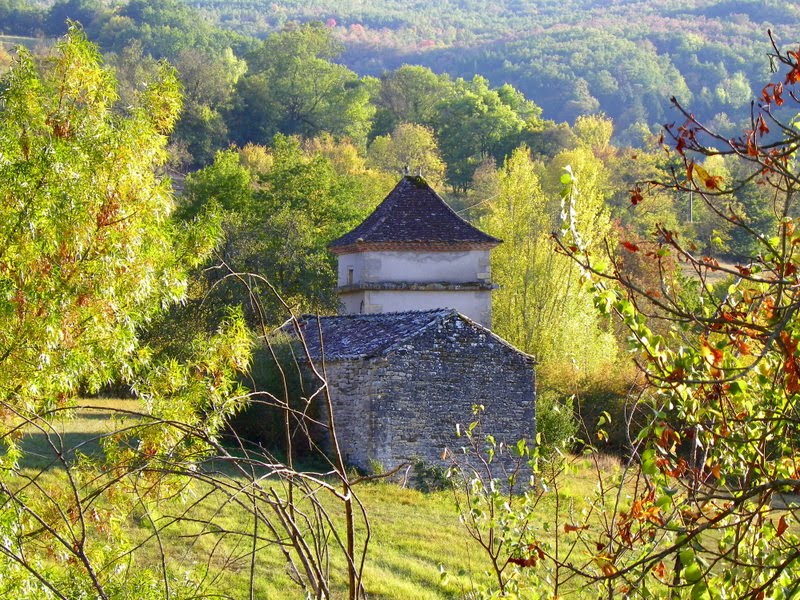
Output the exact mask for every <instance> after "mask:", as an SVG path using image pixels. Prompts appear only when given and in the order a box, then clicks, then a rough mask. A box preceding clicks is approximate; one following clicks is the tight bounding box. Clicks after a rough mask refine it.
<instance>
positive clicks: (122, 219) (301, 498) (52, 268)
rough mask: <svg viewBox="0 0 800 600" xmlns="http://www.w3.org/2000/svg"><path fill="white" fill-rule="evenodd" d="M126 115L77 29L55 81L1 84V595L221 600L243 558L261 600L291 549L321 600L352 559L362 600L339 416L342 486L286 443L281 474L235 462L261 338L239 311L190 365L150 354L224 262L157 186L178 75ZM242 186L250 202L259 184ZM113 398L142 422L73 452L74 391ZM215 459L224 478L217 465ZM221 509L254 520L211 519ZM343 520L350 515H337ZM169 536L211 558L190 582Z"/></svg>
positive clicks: (301, 579) (350, 575)
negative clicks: (123, 391) (204, 546)
mask: <svg viewBox="0 0 800 600" xmlns="http://www.w3.org/2000/svg"><path fill="white" fill-rule="evenodd" d="M115 100H116V96H115V83H114V79H113V76H112V73H111V71H110V70H109V69H107V68H105V67H103V65H102V63H101V61H100V57H99V53H98V52H97V50H96V48H95V47H94V46H92V45H91V44H89V43H88V42H87V41H86V39H85V37H84V36H83V34H82V32H80V31H79V30H78V29H77V28H75V27H72V28H71V29H70V32H69V34H68V35H67V37H66V38H65V39H63V40H61V41H60V42H59V43H58V44H57V46H56V48H55V50H54V53H53V55H52V56H51V57H50V58H48V59H47V60H46V61H45V63H44V64H42V65H41V66H40V65H37V63H36V62H35V61H34V60H33V59H32V58H31V56H30V55H29V54H28V53H27V52H25V51H22V52H21V53H20V55H19V57H18V59H17V60H16V61H15V62H14V64H13V65H12V69H11V70H10V72H9V73H8V74H7V75H6V76H5V77H4V78H3V80H2V84H0V198H2V202H0V211H2V218H3V222H2V224H0V235H1V236H2V240H3V242H2V246H0V288H2V290H3V293H2V294H0V320H2V325H3V331H2V333H0V346H1V347H2V350H1V351H0V352H2V354H1V355H0V363H1V364H2V367H3V368H2V369H0V415H2V418H0V443H2V446H3V450H4V452H3V453H2V456H0V463H1V464H2V470H0V537H2V539H3V543H2V544H1V545H0V595H3V596H7V597H14V598H20V599H24V600H32V599H37V600H38V599H39V598H59V599H60V600H68V599H71V598H84V597H92V598H101V599H103V600H108V599H111V598H115V599H128V598H130V599H133V598H137V599H146V600H151V599H153V600H155V599H156V598H170V597H203V596H208V595H209V593H210V592H209V587H210V586H211V585H213V580H214V579H215V577H209V568H210V567H209V566H210V565H211V564H212V563H214V562H215V561H216V560H221V564H224V565H229V564H230V562H229V561H230V560H233V558H232V556H231V554H235V555H236V556H241V549H242V547H243V541H244V542H247V543H246V544H245V545H247V546H248V547H249V548H250V565H251V567H250V568H251V585H250V590H249V591H250V595H251V596H253V595H255V577H254V569H255V565H256V557H257V555H258V553H259V552H261V551H262V549H263V548H264V547H274V545H275V544H277V545H278V547H280V548H281V552H282V556H283V558H284V559H285V560H286V565H287V568H288V569H289V570H290V572H291V574H292V578H293V580H294V581H296V582H297V583H298V584H299V585H300V586H302V587H303V588H305V590H306V591H307V593H308V595H310V596H313V597H315V598H319V599H322V598H330V597H331V568H330V564H331V562H332V561H331V555H332V553H333V552H335V549H337V548H338V549H339V550H341V552H342V558H343V560H344V561H345V562H344V564H345V571H346V573H347V583H346V588H347V596H348V598H350V599H351V600H355V599H356V598H363V597H364V590H363V585H362V583H361V573H362V571H363V564H364V557H363V555H364V553H365V552H366V545H367V541H365V540H357V539H356V533H355V532H356V529H357V528H362V527H368V525H367V524H366V523H365V520H366V514H365V512H364V511H363V508H361V509H360V508H359V507H360V505H359V502H358V498H357V496H355V495H354V494H353V490H352V487H351V484H350V479H349V477H350V476H349V475H348V473H347V472H346V470H345V465H344V462H343V459H342V456H341V455H340V454H338V453H337V452H336V450H335V448H336V443H335V427H334V421H333V414H332V410H331V407H330V404H329V403H328V404H326V408H327V414H328V415H329V417H328V419H327V425H326V424H325V423H322V422H320V421H314V426H315V427H320V426H321V427H322V428H323V429H324V430H325V431H329V432H330V436H329V437H330V439H331V444H332V445H333V447H334V451H333V453H332V454H331V455H324V456H320V460H322V461H328V462H327V464H328V466H329V469H328V472H327V473H326V475H325V476H321V475H314V474H310V473H300V472H298V471H297V470H296V469H294V468H293V466H292V458H291V457H292V455H293V452H292V448H291V440H288V441H287V444H289V446H288V447H287V448H285V454H286V455H288V457H289V458H288V459H286V461H284V462H281V461H279V460H278V459H276V458H275V457H274V456H271V455H268V454H266V453H265V452H264V451H263V449H258V448H256V449H253V447H252V446H248V445H247V444H246V443H245V442H244V441H242V440H238V439H236V438H233V440H232V441H231V442H230V443H233V444H235V445H236V447H235V449H231V448H230V447H229V446H226V445H225V444H223V443H222V436H223V432H224V428H225V426H226V423H227V421H228V419H229V417H231V415H233V414H234V413H236V412H237V411H238V410H240V409H241V408H242V406H243V404H244V402H245V400H246V399H248V393H247V392H246V391H245V390H244V389H243V388H242V386H241V380H242V377H243V376H244V374H245V372H246V370H247V367H248V364H249V360H250V353H251V348H252V345H253V337H252V335H251V334H250V332H249V331H247V329H246V328H245V326H244V321H243V319H242V318H241V316H240V314H239V313H240V311H236V310H235V309H231V310H228V311H226V313H225V314H224V315H223V317H222V318H221V319H220V320H219V321H218V322H217V323H215V326H214V328H213V330H196V335H192V336H191V337H190V338H182V339H181V340H179V342H177V343H176V341H175V340H173V343H175V345H179V346H180V347H179V348H178V351H177V352H175V353H172V352H171V351H170V350H171V349H169V348H166V349H165V348H163V347H157V346H147V345H146V344H144V343H143V341H142V340H143V337H144V336H143V334H142V328H144V327H145V326H147V325H148V324H155V325H156V326H158V325H159V324H160V321H159V318H163V315H164V309H165V308H167V307H169V306H173V307H174V306H175V303H176V302H178V301H182V300H184V299H185V298H186V293H187V286H188V284H189V282H188V275H187V270H188V269H189V268H191V267H197V266H199V265H200V264H201V263H202V262H203V261H204V260H205V259H206V257H207V256H208V255H209V254H210V251H211V248H212V247H213V246H214V244H215V242H216V240H217V239H218V237H219V235H218V234H219V228H218V227H217V226H216V223H215V221H213V220H212V221H207V220H206V219H198V218H195V219H192V220H191V221H190V222H181V221H178V220H175V219H173V218H172V212H173V199H172V192H171V188H170V186H169V182H168V181H167V180H166V179H164V178H163V177H161V176H160V175H158V171H159V169H160V168H161V167H162V165H163V164H164V161H165V159H166V150H165V148H166V144H167V136H168V134H169V132H170V130H171V128H172V127H173V125H174V123H175V121H176V119H177V114H178V109H179V106H180V94H179V93H178V84H177V81H176V78H175V76H174V73H173V72H172V70H171V69H169V68H168V67H166V66H165V65H162V66H161V71H160V74H159V76H158V77H156V78H154V80H153V81H150V82H148V85H147V86H145V87H143V88H142V89H141V90H140V93H139V94H138V96H137V97H136V98H135V99H134V100H135V102H134V105H133V106H130V107H126V109H125V110H124V111H122V110H118V109H117V108H116V107H115V104H114V103H115ZM256 154H257V153H255V152H251V153H250V155H251V158H252V159H255V158H256ZM221 162H222V161H221ZM232 171H234V170H233V168H232V166H231V165H230V164H221V165H220V168H219V174H220V177H222V176H225V177H227V179H226V183H231V182H233V183H236V182H237V180H236V178H235V177H229V176H228V175H231V174H232ZM233 174H234V175H235V173H233ZM239 183H240V185H239V188H240V191H241V190H242V189H243V188H245V187H246V183H247V181H246V180H245V181H244V182H239ZM209 189H213V188H212V187H209ZM217 191H218V190H217ZM328 209H329V210H334V211H335V210H336V209H335V208H331V207H328ZM229 274H230V273H229ZM230 275H231V276H232V277H237V275H236V274H230ZM252 297H253V298H255V296H252ZM259 324H260V325H261V328H262V331H263V328H264V327H266V325H265V323H264V322H263V321H261V322H259ZM311 370H312V373H311V375H310V381H309V384H313V385H315V386H316V387H315V388H314V389H312V390H310V391H311V393H312V397H314V398H318V399H320V400H319V401H320V402H322V401H323V400H321V399H323V398H325V397H326V396H325V392H324V387H323V386H321V382H322V381H323V380H322V378H321V375H320V373H319V372H317V371H315V370H314V369H313V366H312V367H311ZM112 381H121V382H124V383H125V384H127V385H130V386H131V388H132V389H133V391H134V392H135V394H136V397H137V398H138V405H139V408H137V409H131V410H120V411H119V412H120V413H121V414H120V415H119V416H120V419H122V418H125V417H127V421H125V422H124V423H123V422H122V421H121V420H115V421H113V423H114V424H116V425H117V427H116V428H115V429H114V430H113V431H110V432H109V433H108V434H98V435H97V436H96V437H95V438H93V439H92V440H90V442H94V443H96V444H98V445H99V446H100V450H99V451H97V452H90V451H88V449H87V442H82V443H81V444H79V445H78V447H73V446H72V445H71V444H70V442H69V441H68V440H67V439H65V437H64V436H62V435H61V433H60V431H59V428H58V422H59V420H63V419H67V418H69V416H70V414H72V413H73V412H74V410H75V408H76V406H75V401H74V400H75V396H76V395H77V394H78V393H79V392H87V391H88V392H92V391H96V390H98V389H99V388H100V387H101V386H103V385H106V384H107V383H109V382H112ZM249 396H251V397H252V398H251V399H252V400H253V401H255V402H258V401H263V402H275V403H276V404H277V405H278V406H280V407H282V409H283V413H282V414H283V416H284V417H285V419H287V420H290V421H291V422H292V423H293V424H294V425H295V426H296V427H298V428H299V429H300V430H302V431H304V432H308V430H309V427H311V424H310V421H309V418H308V417H307V416H305V415H298V414H295V413H293V412H291V411H290V410H289V406H288V404H287V403H288V399H286V398H285V397H284V398H282V400H278V399H277V398H276V397H275V396H270V395H268V394H266V393H265V392H264V393H262V395H261V396H259V395H258V393H257V391H251V393H250V394H249ZM315 414H317V413H315ZM31 434H34V435H39V436H41V438H42V439H43V440H44V442H43V445H44V447H46V448H49V449H50V450H51V451H52V452H51V455H50V456H51V463H50V465H49V467H48V468H46V469H45V470H43V471H38V470H35V469H33V470H31V469H25V468H20V465H19V464H18V461H19V460H20V459H21V458H22V457H23V456H24V453H23V449H22V447H21V444H20V440H21V438H23V437H25V436H28V435H31ZM211 457H216V459H217V460H220V461H222V462H224V463H225V464H226V465H227V467H226V469H225V470H224V471H220V470H218V469H215V468H214V467H213V465H211V464H209V463H206V462H205V461H206V460H207V459H209V458H211ZM42 458H44V459H47V456H43V457H42ZM321 464H325V463H321ZM278 465H280V466H278ZM336 473H339V474H340V475H336ZM265 476H266V477H267V479H262V478H263V477H265ZM274 476H277V477H278V479H273V477H274ZM257 480H261V481H262V483H263V482H265V481H267V480H269V481H279V480H281V483H280V484H279V485H277V486H275V487H272V484H269V485H267V486H262V485H261V484H259V483H258V482H257ZM176 498H179V499H180V503H181V508H180V510H179V511H178V513H179V514H178V515H174V516H165V514H164V512H163V511H164V510H165V508H164V506H165V505H164V502H165V501H166V500H168V499H176ZM211 498H215V500H213V501H216V498H218V499H219V500H220V502H221V503H222V505H228V506H230V505H232V504H235V505H238V506H240V507H243V508H244V509H245V510H247V511H248V512H247V517H248V518H246V519H244V521H245V522H244V523H238V524H235V525H234V526H232V527H231V526H229V525H225V526H222V527H219V526H217V525H216V524H213V523H211V522H209V521H208V517H207V515H208V513H207V512H203V511H204V510H205V511H207V509H208V504H207V501H208V500H209V499H211ZM331 499H333V504H331V503H330V501H331ZM338 507H340V508H341V509H342V517H341V518H339V517H335V516H334V515H333V514H332V513H333V512H336V511H338V510H339V508H338ZM167 510H168V509H167ZM215 514H218V513H215ZM128 521H137V522H139V523H142V524H144V525H145V527H146V531H145V535H144V537H143V538H142V539H137V540H135V541H132V540H131V539H130V538H129V536H128V535H127V534H126V527H125V526H124V525H125V523H126V522H128ZM198 524H201V526H200V527H199V528H198V527H197V525H198ZM170 529H172V530H173V531H180V535H181V536H182V537H183V538H186V537H187V536H188V537H194V542H197V541H198V540H201V539H209V538H208V536H209V535H211V536H212V537H215V542H214V543H213V544H212V545H211V546H212V548H211V549H210V550H209V552H208V554H207V556H205V557H204V559H203V560H200V561H199V563H198V564H194V565H185V566H181V565H176V564H175V563H173V562H172V561H171V560H170V557H169V551H168V549H167V548H165V545H164V544H163V543H162V541H163V537H162V536H165V535H168V533H167V532H168V531H169V530H170ZM225 539H233V540H234V542H233V546H235V550H232V551H231V554H224V553H221V552H220V548H221V547H222V546H223V545H224V543H223V542H224V540H225Z"/></svg>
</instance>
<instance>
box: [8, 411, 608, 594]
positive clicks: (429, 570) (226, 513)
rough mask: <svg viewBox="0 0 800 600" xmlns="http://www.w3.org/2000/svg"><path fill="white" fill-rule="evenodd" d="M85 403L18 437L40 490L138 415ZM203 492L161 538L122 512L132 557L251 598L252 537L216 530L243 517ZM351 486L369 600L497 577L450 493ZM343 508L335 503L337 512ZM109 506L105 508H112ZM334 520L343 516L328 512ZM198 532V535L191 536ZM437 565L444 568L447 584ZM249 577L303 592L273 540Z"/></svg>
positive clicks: (573, 484) (188, 496)
mask: <svg viewBox="0 0 800 600" xmlns="http://www.w3.org/2000/svg"><path fill="white" fill-rule="evenodd" d="M83 404H84V406H83V407H82V408H80V409H78V410H77V411H75V415H74V418H72V419H68V420H64V421H63V422H61V423H59V424H58V425H56V426H54V427H52V428H51V429H48V430H46V431H44V430H36V429H33V430H31V429H30V428H29V430H28V433H27V435H26V436H25V438H24V440H23V447H24V449H25V451H26V456H25V459H24V462H23V465H22V466H23V467H24V472H25V473H26V474H28V475H31V474H34V473H37V472H38V471H41V470H44V471H45V473H44V474H43V475H42V476H41V477H40V482H41V484H42V487H43V488H47V487H48V486H52V487H58V486H60V485H62V484H61V483H60V482H61V481H63V480H62V479H61V478H62V477H63V476H64V470H63V469H62V468H61V462H60V460H59V459H58V458H57V456H58V455H59V454H61V456H63V457H64V460H67V461H73V460H75V453H74V451H71V450H70V449H71V448H75V447H77V448H78V450H79V451H80V452H82V453H83V454H87V455H90V456H91V455H93V454H96V453H98V452H101V446H100V439H101V438H102V437H103V436H105V435H108V434H109V433H111V432H112V431H114V430H115V429H116V428H119V427H124V426H126V425H130V424H132V423H135V422H136V419H135V418H134V417H131V416H127V417H126V416H124V415H122V416H121V415H120V414H119V411H120V410H123V411H125V410H129V411H136V410H137V408H138V402H137V401H135V400H99V399H92V400H86V401H84V403H83ZM86 405H90V406H92V407H93V408H87V407H86ZM587 467H588V464H587V465H584V467H583V469H582V470H579V471H578V472H575V473H573V474H571V475H570V477H569V478H567V481H568V487H567V488H566V489H562V490H559V492H558V494H559V498H560V499H561V500H562V508H561V510H560V512H561V513H562V518H561V520H563V519H564V518H566V516H565V515H566V511H569V510H575V509H576V507H579V505H580V501H579V500H577V499H578V498H580V497H582V496H583V494H584V493H585V492H586V490H587V489H590V488H591V486H592V485H593V483H594V475H593V473H592V472H591V470H590V469H588V468H587ZM606 468H608V469H609V470H610V471H612V470H615V469H616V468H617V465H616V463H615V462H614V461H609V464H608V465H607V466H606ZM206 489H207V488H204V484H200V483H197V484H195V485H193V486H192V488H191V489H188V490H185V491H184V493H183V494H182V495H179V496H176V497H174V498H173V499H171V500H170V501H168V502H167V503H166V504H163V505H161V506H159V514H158V515H154V518H155V519H156V521H157V523H158V525H159V526H162V525H164V524H165V523H169V522H171V521H172V520H173V519H174V518H175V517H176V516H178V515H181V514H183V513H184V511H186V510H187V507H189V506H191V511H192V513H193V516H194V517H196V518H197V519H198V522H197V523H196V524H194V525H193V524H187V523H186V522H183V523H181V524H180V525H172V526H167V527H165V528H164V529H163V530H161V531H160V540H157V539H156V538H155V537H154V536H153V535H152V532H153V528H152V525H151V523H150V521H149V519H148V518H147V515H146V514H145V513H144V511H143V510H137V509H135V508H133V509H128V510H129V513H128V514H127V516H121V517H120V518H124V523H125V524H124V527H125V528H126V529H127V530H128V532H129V534H130V537H131V538H133V539H134V540H136V541H138V542H140V543H142V544H144V551H143V552H139V553H138V555H139V557H140V558H139V559H137V560H140V561H143V562H142V563H141V564H142V566H143V567H146V566H148V562H151V564H153V565H155V564H156V563H157V562H158V560H159V557H160V552H158V551H157V545H156V544H157V542H159V541H160V544H161V546H162V547H163V548H164V551H165V553H166V555H167V556H168V561H169V564H170V565H171V566H172V568H173V569H175V570H176V571H178V572H180V571H181V570H184V569H185V570H186V571H187V572H188V571H189V570H190V569H194V571H193V573H194V574H195V575H194V576H196V573H197V567H198V565H207V569H205V571H206V572H205V575H204V576H205V578H206V580H205V583H206V586H207V589H208V591H210V592H216V593H222V594H227V596H226V597H233V598H246V597H249V596H248V585H249V574H250V545H249V544H250V541H249V540H248V539H247V538H246V537H244V536H241V537H238V538H237V537H236V536H230V535H228V536H225V535H222V534H219V533H218V530H219V529H227V530H233V529H240V530H241V529H244V530H247V526H246V525H243V523H247V519H248V517H247V514H246V512H245V511H243V510H242V509H240V508H238V507H236V506H235V505H233V504H232V503H230V502H228V501H227V499H226V498H225V497H223V495H222V494H220V493H211V494H210V495H208V496H207V497H204V492H205V491H206ZM357 491H358V495H359V498H360V499H361V500H362V501H363V503H364V505H365V506H366V509H367V512H368V514H369V521H370V525H371V528H372V532H371V543H370V547H369V553H368V558H367V562H366V568H365V581H366V588H367V592H368V594H369V597H370V598H372V599H376V600H389V599H407V598H414V599H419V600H425V599H431V600H433V599H440V598H441V599H455V598H469V597H470V596H471V594H470V592H471V591H473V590H474V589H475V588H476V587H484V586H489V585H491V584H492V583H493V579H492V577H491V576H490V575H489V573H488V567H489V565H488V563H487V562H486V559H485V557H484V556H483V554H482V550H481V549H480V548H479V547H478V546H477V544H476V543H475V542H473V541H472V540H471V539H470V538H469V536H468V535H467V533H466V530H465V528H464V526H463V525H462V524H461V523H460V522H459V518H458V513H457V510H456V506H455V502H454V499H453V496H452V493H451V492H449V491H441V492H435V493H422V492H419V491H416V490H412V489H408V488H404V487H401V486H399V485H395V484H392V483H365V484H363V485H361V486H359V487H358V488H357ZM554 502H555V492H553V493H552V494H551V496H550V497H546V498H545V499H544V500H543V503H542V506H541V509H542V510H541V516H540V520H544V519H551V520H552V519H553V516H552V515H553V514H554V513H555V510H554ZM339 508H340V507H338V506H337V505H335V504H333V503H332V505H331V510H332V511H333V512H337V511H339ZM106 510H107V511H108V514H111V512H112V509H111V508H107V509H106ZM334 519H335V520H337V519H342V517H341V515H339V516H334ZM207 521H210V522H213V524H214V529H210V528H208V527H204V526H203V525H201V524H200V523H202V522H207ZM339 522H341V521H339ZM557 526H558V523H552V528H551V529H550V530H551V531H552V530H553V529H555V528H556V527H557ZM201 532H202V533H203V535H197V534H199V533H201ZM362 533H363V532H362ZM142 557H143V558H142ZM343 567H344V564H343V561H342V560H341V559H340V558H339V557H338V556H333V557H332V568H331V571H332V573H333V577H334V581H335V585H337V587H338V589H339V590H341V592H342V593H344V589H345V580H344V576H345V569H344V568H343ZM201 570H202V569H201ZM442 570H444V571H445V572H446V573H447V578H446V580H445V582H444V583H443V582H442V581H443V578H442V576H441V573H442ZM255 574H256V575H255V588H256V597H259V598H286V599H293V598H297V599H300V598H303V593H302V591H301V590H300V588H299V587H298V586H297V585H296V584H294V583H293V582H292V581H291V579H290V578H289V576H288V574H287V568H286V564H285V561H284V559H283V558H282V556H281V554H280V551H279V549H278V548H277V547H276V546H267V547H265V548H263V549H261V550H260V551H259V552H258V555H257V560H256V566H255Z"/></svg>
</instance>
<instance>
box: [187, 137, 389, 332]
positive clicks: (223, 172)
mask: <svg viewBox="0 0 800 600" xmlns="http://www.w3.org/2000/svg"><path fill="white" fill-rule="evenodd" d="M249 152H250V153H251V154H252V147H251V149H250V150H249ZM268 152H269V154H268V156H269V157H270V158H269V160H268V161H266V163H265V164H266V170H265V171H251V170H249V169H248V167H247V166H245V165H242V164H241V162H240V158H239V154H238V153H237V152H236V151H234V150H227V151H223V152H220V153H218V154H217V157H216V159H215V161H214V163H213V164H211V165H209V166H208V167H206V168H204V169H201V170H200V171H197V172H195V173H193V174H192V175H191V176H190V177H188V178H187V182H186V189H187V196H188V198H187V200H188V202H187V204H186V205H185V207H184V209H183V214H184V215H185V216H192V215H194V214H197V213H198V212H201V211H202V210H208V209H211V210H213V207H214V206H221V208H222V213H223V220H224V222H225V230H226V242H225V244H224V245H223V246H221V247H220V250H219V258H220V259H221V260H222V263H223V264H224V265H225V268H223V269H216V270H212V271H209V272H208V276H209V278H210V279H209V280H208V281H209V283H214V282H217V281H218V282H219V283H220V284H221V285H216V284H215V294H216V295H217V297H218V298H219V299H220V300H221V301H222V302H223V303H231V302H232V303H234V304H238V305H244V306H245V312H246V314H247V315H248V318H249V319H250V322H251V323H254V324H255V323H257V321H254V320H253V319H254V318H256V316H257V313H256V312H255V308H254V306H253V305H252V302H251V299H250V298H249V296H248V295H246V294H245V295H243V294H242V292H241V290H240V291H238V292H237V291H235V288H236V287H237V286H238V283H236V282H234V281H233V280H232V279H230V278H228V277H227V275H228V270H227V269H231V270H233V271H234V272H237V273H251V274H256V275H259V276H260V277H261V278H263V280H259V281H252V282H251V285H252V286H253V287H254V288H257V289H258V290H259V292H258V294H259V298H260V302H261V303H263V304H262V305H261V307H260V309H259V310H263V311H265V312H264V313H263V314H260V315H258V319H263V320H264V321H265V324H266V325H267V326H269V327H273V326H277V325H278V324H280V323H281V322H282V321H283V320H285V315H286V312H285V306H286V305H288V306H290V307H292V309H293V310H297V311H301V312H330V311H335V310H336V308H337V299H336V297H335V282H336V273H335V261H334V257H333V256H332V255H331V254H330V253H329V252H328V250H327V244H328V243H329V242H330V241H332V240H333V239H335V238H336V237H338V236H339V235H342V234H343V233H345V232H346V231H348V230H350V229H351V228H352V227H354V226H355V225H356V224H357V223H358V222H359V221H360V219H362V218H363V216H364V215H365V214H366V211H367V210H368V208H371V203H372V202H374V200H371V199H370V198H369V197H367V198H365V197H364V196H365V195H367V192H373V193H381V191H382V189H381V188H379V189H377V190H375V191H373V190H372V189H371V187H370V185H368V183H369V180H370V176H369V175H368V174H364V173H359V174H347V173H341V174H340V173H338V172H337V171H336V169H335V167H334V164H333V163H332V161H331V159H329V158H327V157H326V156H324V155H323V154H322V153H321V152H309V153H306V152H304V151H303V149H302V147H301V145H300V143H299V141H298V140H297V139H296V138H286V137H283V136H278V137H276V138H275V142H274V144H273V146H272V148H270V149H269V151H268ZM265 282H268V284H266V285H265ZM231 286H233V288H232V287H231ZM276 293H277V295H276ZM204 302H205V300H204Z"/></svg>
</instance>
